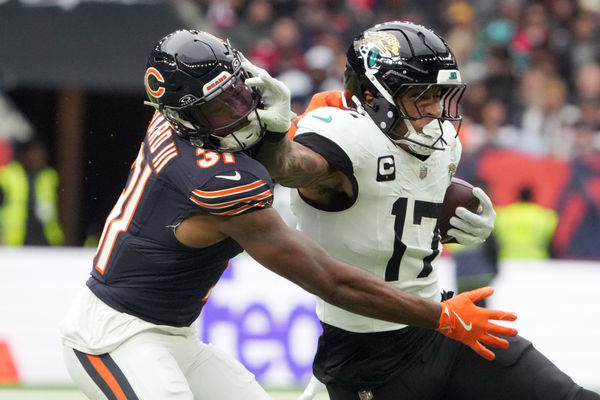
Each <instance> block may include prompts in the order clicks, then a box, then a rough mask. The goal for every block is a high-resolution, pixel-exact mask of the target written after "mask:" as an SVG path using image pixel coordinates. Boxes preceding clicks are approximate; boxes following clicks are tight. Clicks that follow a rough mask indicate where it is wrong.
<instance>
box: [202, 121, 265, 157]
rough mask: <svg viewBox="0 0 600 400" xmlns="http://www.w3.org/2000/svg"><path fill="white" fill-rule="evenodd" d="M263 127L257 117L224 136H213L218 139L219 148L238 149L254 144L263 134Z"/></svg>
mask: <svg viewBox="0 0 600 400" xmlns="http://www.w3.org/2000/svg"><path fill="white" fill-rule="evenodd" d="M264 132H265V129H264V128H263V127H262V125H261V124H260V120H259V119H258V118H255V119H252V120H251V121H250V123H249V124H248V125H246V126H244V127H243V128H240V129H238V130H237V131H235V132H233V133H230V134H229V135H227V136H225V137H218V136H213V137H214V138H217V139H218V140H219V147H220V148H219V150H221V151H240V150H245V149H247V148H249V147H252V146H254V145H255V144H256V143H257V142H258V141H259V140H260V139H262V137H263V135H264Z"/></svg>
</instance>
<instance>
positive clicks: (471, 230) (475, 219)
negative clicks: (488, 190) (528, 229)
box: [448, 187, 496, 246]
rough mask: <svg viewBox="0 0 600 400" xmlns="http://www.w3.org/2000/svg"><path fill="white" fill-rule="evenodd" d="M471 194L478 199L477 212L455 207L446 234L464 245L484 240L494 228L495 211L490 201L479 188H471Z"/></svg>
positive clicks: (475, 243) (476, 243)
mask: <svg viewBox="0 0 600 400" xmlns="http://www.w3.org/2000/svg"><path fill="white" fill-rule="evenodd" d="M473 196H475V197H477V198H478V199H479V210H477V211H478V212H477V214H475V213H472V212H471V211H469V210H467V209H466V208H464V207H458V208H457V209H456V216H454V217H452V218H450V225H452V226H453V228H450V229H448V235H449V236H453V237H455V238H456V240H457V241H458V243H460V244H463V245H465V246H476V245H478V244H481V243H483V242H485V240H486V239H487V238H488V236H490V233H492V230H493V229H494V221H495V220H496V212H495V211H494V206H493V205H492V201H491V200H490V198H489V197H488V196H487V194H485V192H484V191H483V190H482V189H481V188H477V187H476V188H473Z"/></svg>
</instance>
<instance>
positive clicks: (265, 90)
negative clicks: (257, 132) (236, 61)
mask: <svg viewBox="0 0 600 400" xmlns="http://www.w3.org/2000/svg"><path fill="white" fill-rule="evenodd" d="M242 68H244V70H245V71H246V72H248V73H249V74H250V75H252V76H251V77H250V78H248V79H246V81H245V83H246V85H247V86H250V87H255V88H257V89H258V90H259V91H260V93H261V96H262V101H263V104H264V109H257V110H256V111H257V113H258V117H259V118H260V123H261V124H262V125H264V126H266V127H267V130H268V131H270V132H275V133H285V132H287V131H288V130H289V129H290V125H291V124H292V118H294V117H295V116H296V114H294V113H293V112H292V111H291V109H290V103H291V101H290V90H289V89H288V88H287V86H285V85H284V84H283V82H281V81H279V80H277V79H275V78H273V77H272V76H271V75H269V73H268V72H267V71H265V70H264V69H262V68H259V67H257V66H256V65H254V64H252V63H251V62H250V61H248V60H247V59H245V58H244V60H243V61H242ZM254 118H256V114H255V113H251V114H250V115H249V116H248V119H249V120H251V121H252V120H253V119H254Z"/></svg>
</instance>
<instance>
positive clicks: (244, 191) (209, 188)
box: [189, 171, 273, 216]
mask: <svg viewBox="0 0 600 400" xmlns="http://www.w3.org/2000/svg"><path fill="white" fill-rule="evenodd" d="M189 199H190V200H191V201H192V202H193V203H195V204H196V206H198V207H199V208H200V209H201V210H202V211H203V212H205V213H208V214H213V215H225V216H234V215H240V214H244V213H248V212H252V211H256V210H260V209H263V208H269V207H271V206H272V205H273V185H272V184H271V183H270V182H265V180H264V179H261V178H258V177H256V175H254V174H251V173H249V172H247V171H241V172H240V171H235V173H227V174H222V175H215V176H213V177H212V178H210V179H209V180H208V181H207V182H206V183H205V184H203V185H202V186H201V187H199V188H197V189H195V190H193V191H192V193H191V195H190V197H189Z"/></svg>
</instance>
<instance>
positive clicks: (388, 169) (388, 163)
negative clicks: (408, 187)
mask: <svg viewBox="0 0 600 400" xmlns="http://www.w3.org/2000/svg"><path fill="white" fill-rule="evenodd" d="M394 179H396V165H395V164H394V156H392V155H389V156H381V157H379V158H378V159H377V182H382V181H391V180H394Z"/></svg>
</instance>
